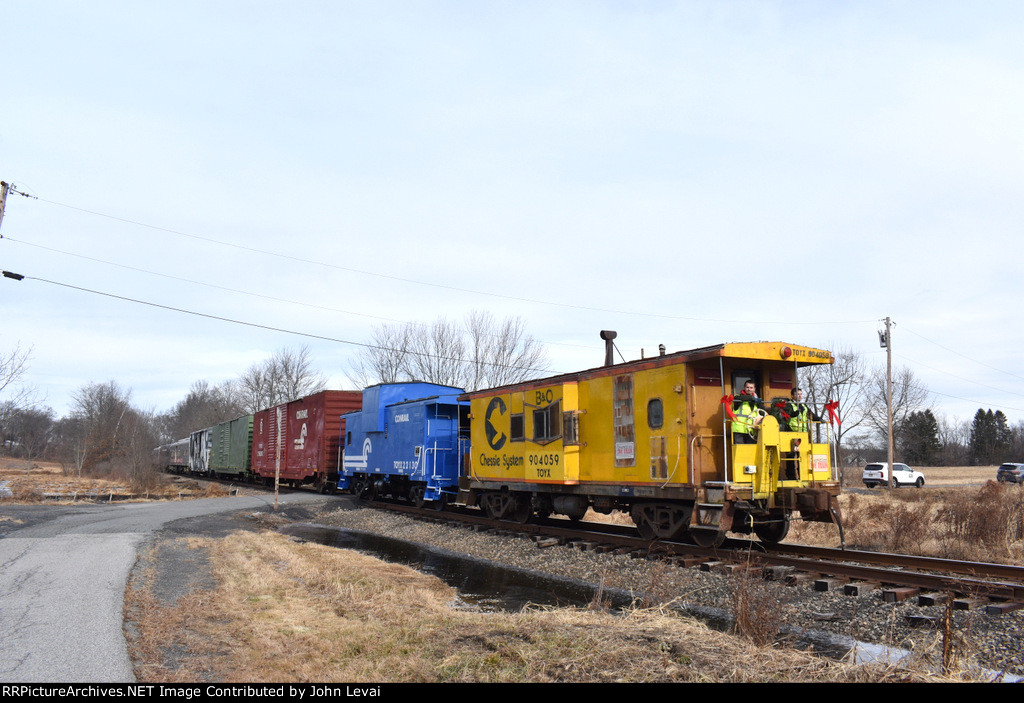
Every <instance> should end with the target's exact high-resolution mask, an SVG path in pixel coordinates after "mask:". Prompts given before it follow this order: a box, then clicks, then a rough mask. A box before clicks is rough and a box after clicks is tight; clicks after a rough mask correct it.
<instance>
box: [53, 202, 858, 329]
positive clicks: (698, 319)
mask: <svg viewBox="0 0 1024 703" xmlns="http://www.w3.org/2000/svg"><path fill="white" fill-rule="evenodd" d="M33 197H35V196H33ZM36 199H37V200H39V201H40V202H44V203H47V204H50V205H56V206H59V207H64V208H68V209H70V210H76V211H78V212H84V213H87V214H90V215H95V216H97V217H103V218H106V219H110V220H114V221H117V222H123V223H125V224H131V225H135V226H137V227H145V228H147V229H151V230H154V231H157V232H164V233H167V234H174V235H177V236H180V237H187V238H189V239H194V240H196V241H203V242H208V243H211V244H217V245H219V246H224V247H230V248H233V249H238V250H241V251H248V252H252V253H256V254H262V255H264V256H271V257H276V258H281V259H287V260H290V261H294V262H297V263H302V264H311V265H316V266H321V267H324V268H330V269H335V270H338V271H345V272H346V273H356V274H361V275H364V276H373V277H377V278H383V279H387V280H392V281H401V282H403V283H411V284H414V285H418V286H427V287H432V288H439V289H444V290H451V291H456V292H459V293H469V294H472V295H483V296H488V297H492V298H502V299H505V300H513V301H516V302H521V303H532V304H536V305H549V306H553V307H561V308H569V309H573V310H586V311H589V312H601V313H609V314H614V315H632V316H637V317H651V318H657V319H664V320H682V321H687V322H716V323H726V324H772V325H820V324H863V323H865V322H870V320H839V321H817V322H795V321H793V320H776V321H773V320H730V319H718V318H701V317H689V316H683V315H666V314H662V313H653V312H641V311H631V310H615V309H611V308H600V307H593V306H587V305H575V304H572V303H565V302H559V301H551V300H541V299H538V298H524V297H519V296H514V295H508V294H506V293H495V292H492V291H482V290H476V289H473V288H463V287H460V286H453V285H448V284H444V283H435V282H431V281H421V280H417V279H413V278H405V277H402V276H395V275H392V274H386V273H380V272H379V271H367V270H364V269H357V268H352V267H348V266H340V265H338V264H335V263H331V262H327V261H316V260H313V259H306V258H303V257H300V256H294V255H292V254H285V253H282V252H276V251H271V250H268V249H260V248H257V247H250V246H245V245H243V244H236V243H234V242H228V241H225V240H221V239H214V238H212V237H204V236H201V235H197V234H192V233H190V232H183V231H181V230H176V229H171V228H168V227H161V226H158V225H151V224H148V223H146V222H140V221H138V220H132V219H128V218H124V217H119V216H117V215H110V214H108V213H104V212H99V211H96V210H90V209H87V208H83V207H78V206H76V205H69V204H67V203H61V202H58V201H55V200H47V199H46V198H39V197H36Z"/></svg>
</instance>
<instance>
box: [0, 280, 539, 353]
mask: <svg viewBox="0 0 1024 703" xmlns="http://www.w3.org/2000/svg"><path fill="white" fill-rule="evenodd" d="M0 274H2V275H3V277H4V278H11V279H14V280H17V281H21V280H26V281H40V282H42V283H49V284H51V285H55V286H60V287H62V288H69V289H72V290H77V291H82V292H85V293H92V294H94V295H101V296H105V297H107V298H114V299H117V300H124V301H127V302H131V303H139V304H141V305H148V306H150V307H154V308H160V309H162V310H171V311H174V312H180V313H185V314H187V315H195V316H196V317H203V318H207V319H210V320H218V321H221V322H230V323H232V324H236V325H243V326H246V327H253V328H256V329H262V330H268V331H271V332H283V333H285V334H293V335H297V336H300V337H308V338H309V339H320V340H324V341H327V342H337V343H339V344H351V345H353V346H357V347H364V348H367V349H377V350H381V351H389V352H401V353H405V354H412V355H415V356H423V357H427V358H430V359H438V360H441V361H456V362H469V361H473V360H471V359H462V358H459V357H450V356H443V355H441V354H431V353H428V352H420V351H414V350H410V349H396V348H393V347H386V346H383V345H379V344H369V343H367V342H356V341H353V340H350V339H341V338H339V337H330V336H327V335H321V334H313V333H310V332H299V331H297V330H290V329H286V328H284V327H275V326H273V325H264V324H260V323H258V322H247V321H245V320H236V319H234V318H230V317H224V316H222V315H212V314H210V313H204V312H198V311H196V310H188V309H187V308H179V307H175V306H173V305H164V304H162V303H154V302H152V301H148V300H141V299H139V298H131V297H128V296H124V295H117V294H115V293H107V292H105V291H99V290H95V289H93V288H85V287H83V286H76V285H73V284H70V283H63V282H61V281H53V280H50V279H47V278H41V277H39V276H28V275H23V274H19V273H13V272H11V271H2V272H0ZM479 363H482V364H485V365H487V366H493V367H496V368H502V369H516V370H519V371H534V372H538V373H552V372H551V371H550V369H540V368H534V367H529V366H515V365H512V364H499V363H496V362H491V361H481V362H479Z"/></svg>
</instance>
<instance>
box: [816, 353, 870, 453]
mask: <svg viewBox="0 0 1024 703" xmlns="http://www.w3.org/2000/svg"><path fill="white" fill-rule="evenodd" d="M833 357H834V359H835V361H834V362H833V363H831V364H814V365H812V366H809V367H805V368H803V369H801V372H800V383H801V384H803V385H804V386H806V388H805V389H804V390H805V392H806V394H807V402H808V403H810V404H811V406H812V407H814V408H815V411H816V412H817V413H818V415H819V416H820V417H822V418H824V419H829V417H830V415H829V413H828V412H827V411H826V410H825V404H826V403H831V402H836V403H838V407H837V409H836V411H835V412H836V414H837V417H838V420H839V422H838V423H837V424H836V425H835V435H834V436H835V444H836V455H837V456H838V457H839V463H840V464H841V465H842V464H843V453H842V449H843V439H844V438H845V437H847V436H848V435H851V433H854V432H856V430H857V428H858V427H860V426H861V425H863V423H864V420H865V417H864V407H863V398H864V396H865V394H866V392H867V390H868V388H867V381H868V378H869V374H868V372H867V367H866V365H865V363H864V358H863V357H862V356H861V355H860V353H859V352H855V351H853V350H852V349H849V348H839V349H838V350H837V351H835V352H833Z"/></svg>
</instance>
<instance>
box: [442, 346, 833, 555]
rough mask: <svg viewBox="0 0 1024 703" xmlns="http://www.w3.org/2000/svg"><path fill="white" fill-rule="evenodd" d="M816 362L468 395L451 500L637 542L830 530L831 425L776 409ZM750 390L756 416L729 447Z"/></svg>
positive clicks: (590, 373)
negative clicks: (458, 475)
mask: <svg viewBox="0 0 1024 703" xmlns="http://www.w3.org/2000/svg"><path fill="white" fill-rule="evenodd" d="M828 363H832V355H831V354H830V353H829V352H827V351H824V350H821V349H812V348H809V347H801V346H797V345H792V344H783V343H780V342H751V343H732V344H722V345H718V346H713V347H706V348H703V349H694V350H691V351H684V352H677V353H673V354H663V355H661V356H657V357H652V358H647V359H640V360H638V361H631V362H626V363H621V364H610V363H609V364H606V365H605V366H602V367H599V368H595V369H590V370H587V371H580V372H578V373H571V374H565V375H561V376H554V377H551V378H545V379H539V380H534V381H528V382H524V383H520V384H516V385H511V386H504V387H501V388H493V389H486V390H480V391H474V392H469V393H466V394H464V395H463V396H461V399H463V400H468V401H469V402H470V418H471V438H470V446H471V450H470V452H469V453H468V454H467V455H466V456H465V457H464V467H463V471H462V479H461V482H460V494H459V502H460V503H463V504H467V505H479V506H480V507H481V508H483V509H484V510H485V511H486V512H487V513H488V514H490V515H491V516H494V517H499V518H504V519H513V520H519V521H526V520H529V519H530V518H531V516H533V515H535V514H536V515H540V516H542V517H547V516H549V515H551V514H561V515H566V516H568V517H569V518H570V519H574V520H578V519H581V518H582V517H583V515H584V514H585V513H586V511H587V509H588V508H593V509H594V510H596V511H597V512H602V513H608V512H611V511H612V510H624V511H628V512H629V513H630V515H631V516H632V518H633V521H634V522H635V523H636V525H637V527H638V529H639V530H640V533H641V534H642V535H644V536H646V537H649V538H661V539H679V538H685V539H689V540H691V541H693V542H695V543H697V544H701V545H717V544H719V543H720V542H721V540H722V539H724V536H725V533H726V532H727V531H732V532H741V533H750V532H754V533H756V534H757V535H758V536H759V537H760V538H761V539H762V540H766V541H773V542H775V541H779V540H781V539H783V538H784V537H785V535H786V533H787V532H788V530H789V520H790V516H791V514H792V513H793V512H794V511H797V512H799V514H800V516H801V517H802V518H803V519H805V520H814V521H822V522H832V521H835V522H838V521H839V513H838V506H837V503H836V496H837V495H838V494H839V482H838V481H837V480H836V478H835V476H833V470H832V467H833V463H834V462H833V459H832V456H831V451H830V446H831V443H830V441H829V429H830V428H829V425H828V423H826V422H821V421H819V420H818V418H816V417H811V418H805V420H806V422H804V423H798V422H797V421H796V420H794V419H793V417H792V410H793V407H792V406H791V405H787V403H788V402H790V400H791V391H792V390H793V389H794V388H795V386H796V381H797V369H798V368H799V367H801V366H806V365H809V364H828ZM749 382H753V384H754V387H755V389H756V391H757V395H758V396H759V398H758V399H757V403H756V405H757V411H756V416H755V417H754V418H753V420H751V421H750V425H749V428H748V431H747V432H746V433H745V434H746V436H740V435H739V434H737V433H736V430H737V424H738V422H739V420H738V414H739V415H742V413H743V411H741V410H738V409H737V405H736V404H737V402H738V401H737V399H738V398H740V394H741V392H742V390H743V388H744V384H746V383H749ZM744 398H746V396H744ZM749 407H750V406H749V405H748V406H747V408H746V410H748V411H749Z"/></svg>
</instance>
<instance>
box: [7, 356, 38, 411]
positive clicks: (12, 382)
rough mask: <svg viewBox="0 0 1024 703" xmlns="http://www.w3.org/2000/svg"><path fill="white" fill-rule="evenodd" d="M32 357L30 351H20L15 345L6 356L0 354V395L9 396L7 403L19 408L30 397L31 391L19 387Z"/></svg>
mask: <svg viewBox="0 0 1024 703" xmlns="http://www.w3.org/2000/svg"><path fill="white" fill-rule="evenodd" d="M31 357H32V350H31V349H22V348H21V345H20V344H19V345H17V346H15V347H14V349H13V350H11V351H10V352H7V353H6V354H0V395H3V394H10V396H11V397H9V398H8V399H7V402H9V403H12V404H13V405H14V406H15V407H20V406H21V405H22V404H23V402H24V400H25V399H27V398H28V397H29V396H30V395H31V389H26V388H23V387H19V385H18V384H19V382H20V381H21V379H22V377H23V376H24V375H25V374H26V373H27V372H28V362H29V359H30V358H31Z"/></svg>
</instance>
